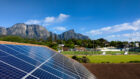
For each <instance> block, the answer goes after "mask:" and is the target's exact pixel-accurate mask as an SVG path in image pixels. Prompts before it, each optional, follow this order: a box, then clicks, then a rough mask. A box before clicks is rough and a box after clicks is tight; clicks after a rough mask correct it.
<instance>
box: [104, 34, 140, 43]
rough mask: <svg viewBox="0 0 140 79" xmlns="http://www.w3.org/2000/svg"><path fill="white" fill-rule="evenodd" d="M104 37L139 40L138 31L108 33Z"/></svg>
mask: <svg viewBox="0 0 140 79" xmlns="http://www.w3.org/2000/svg"><path fill="white" fill-rule="evenodd" d="M106 38H107V39H118V40H125V41H140V32H132V33H124V34H117V35H109V36H107V37H106ZM130 39H131V40H130Z"/></svg>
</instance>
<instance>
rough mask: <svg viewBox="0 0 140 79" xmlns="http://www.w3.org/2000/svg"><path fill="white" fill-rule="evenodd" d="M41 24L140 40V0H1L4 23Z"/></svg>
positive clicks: (1, 22) (0, 17)
mask: <svg viewBox="0 0 140 79" xmlns="http://www.w3.org/2000/svg"><path fill="white" fill-rule="evenodd" d="M16 23H26V24H40V25H42V26H44V27H46V28H47V29H48V30H49V31H53V32H55V33H58V34H60V33H62V32H64V31H66V30H69V29H74V30H75V31H76V32H77V33H82V34H85V35H88V36H89V37H90V38H91V39H97V38H101V37H103V38H106V39H108V40H122V41H124V40H128V39H130V38H133V40H140V0H0V26H4V27H10V26H12V25H13V24H16Z"/></svg>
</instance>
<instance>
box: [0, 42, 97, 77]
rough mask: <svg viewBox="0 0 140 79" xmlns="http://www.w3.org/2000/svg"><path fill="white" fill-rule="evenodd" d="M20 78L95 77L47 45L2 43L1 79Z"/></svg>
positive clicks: (0, 52)
mask: <svg viewBox="0 0 140 79" xmlns="http://www.w3.org/2000/svg"><path fill="white" fill-rule="evenodd" d="M6 63H7V64H6ZM20 78H25V79H81V78H82V79H95V77H94V75H93V74H91V73H90V72H89V71H88V70H87V69H86V68H85V67H84V66H82V65H81V64H80V63H78V62H76V61H74V60H72V59H69V58H67V57H65V56H63V55H62V54H59V53H57V52H55V51H53V50H51V49H49V48H47V47H39V46H25V45H9V44H0V79H20Z"/></svg>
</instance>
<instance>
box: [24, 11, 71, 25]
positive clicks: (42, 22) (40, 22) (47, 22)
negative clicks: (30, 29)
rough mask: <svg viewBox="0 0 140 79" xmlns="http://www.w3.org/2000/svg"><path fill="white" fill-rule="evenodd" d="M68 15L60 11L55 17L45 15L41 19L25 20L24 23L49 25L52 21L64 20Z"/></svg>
mask: <svg viewBox="0 0 140 79" xmlns="http://www.w3.org/2000/svg"><path fill="white" fill-rule="evenodd" d="M69 16H70V15H66V14H63V13H60V14H59V15H58V16H57V17H54V16H48V17H45V19H43V20H28V21H27V22H25V23H26V24H42V25H45V26H46V25H50V24H52V23H61V22H64V21H65V20H66V19H67V18H68V17H69Z"/></svg>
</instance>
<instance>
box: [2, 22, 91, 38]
mask: <svg viewBox="0 0 140 79" xmlns="http://www.w3.org/2000/svg"><path fill="white" fill-rule="evenodd" d="M0 35H15V36H21V37H24V38H35V39H48V38H50V37H51V38H52V39H63V40H68V39H89V37H88V36H85V35H82V34H79V33H75V32H74V30H69V31H66V32H64V33H62V34H59V35H57V34H55V33H52V32H49V31H47V29H46V28H44V27H42V26H40V25H27V24H24V23H18V24H15V25H13V26H12V27H9V28H4V27H0Z"/></svg>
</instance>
